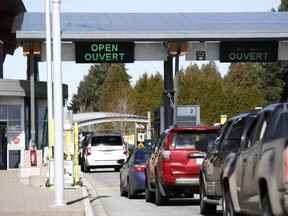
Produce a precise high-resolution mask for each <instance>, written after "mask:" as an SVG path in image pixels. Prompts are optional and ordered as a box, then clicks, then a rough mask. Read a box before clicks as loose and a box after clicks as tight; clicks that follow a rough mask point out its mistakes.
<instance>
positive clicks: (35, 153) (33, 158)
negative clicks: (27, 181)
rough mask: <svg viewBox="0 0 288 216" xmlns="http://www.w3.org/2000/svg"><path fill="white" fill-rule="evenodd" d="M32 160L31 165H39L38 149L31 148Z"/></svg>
mask: <svg viewBox="0 0 288 216" xmlns="http://www.w3.org/2000/svg"><path fill="white" fill-rule="evenodd" d="M30 162H31V166H37V151H36V150H35V149H31V150H30Z"/></svg>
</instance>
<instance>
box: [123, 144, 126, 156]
mask: <svg viewBox="0 0 288 216" xmlns="http://www.w3.org/2000/svg"><path fill="white" fill-rule="evenodd" d="M123 153H124V154H125V155H126V154H127V148H126V146H125V145H123Z"/></svg>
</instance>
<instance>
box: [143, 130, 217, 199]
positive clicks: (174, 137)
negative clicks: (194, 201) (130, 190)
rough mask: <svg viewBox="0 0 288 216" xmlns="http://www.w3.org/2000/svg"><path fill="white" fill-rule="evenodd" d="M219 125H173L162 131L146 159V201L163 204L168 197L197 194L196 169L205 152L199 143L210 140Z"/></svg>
mask: <svg viewBox="0 0 288 216" xmlns="http://www.w3.org/2000/svg"><path fill="white" fill-rule="evenodd" d="M218 130H219V127H218V126H207V127H205V126H195V127H177V126H176V127H172V128H170V129H167V130H165V131H164V132H163V133H162V134H161V135H160V137H159V139H158V141H157V142H156V145H155V150H154V152H153V153H152V155H151V157H150V159H149V160H148V161H147V162H146V169H145V174H146V183H145V198H146V202H154V201H155V203H156V205H164V204H166V203H167V202H168V201H169V198H170V197H180V196H181V197H183V196H186V197H193V196H194V193H199V169H200V165H201V163H202V161H203V158H204V156H205V153H203V152H201V151H198V150H196V149H195V145H197V143H200V142H202V143H203V142H204V143H207V144H209V143H213V142H214V140H215V138H216V135H217V132H218Z"/></svg>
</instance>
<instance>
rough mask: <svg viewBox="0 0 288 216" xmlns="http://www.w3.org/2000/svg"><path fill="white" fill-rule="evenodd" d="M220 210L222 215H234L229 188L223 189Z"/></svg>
mask: <svg viewBox="0 0 288 216" xmlns="http://www.w3.org/2000/svg"><path fill="white" fill-rule="evenodd" d="M222 211H223V216H236V215H238V214H236V213H235V211H234V208H233V203H232V198H231V193H230V189H229V188H225V189H224V197H223V200H222Z"/></svg>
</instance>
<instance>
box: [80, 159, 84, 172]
mask: <svg viewBox="0 0 288 216" xmlns="http://www.w3.org/2000/svg"><path fill="white" fill-rule="evenodd" d="M79 164H80V167H81V172H84V165H83V164H84V159H83V158H81V159H80V163H79Z"/></svg>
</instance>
